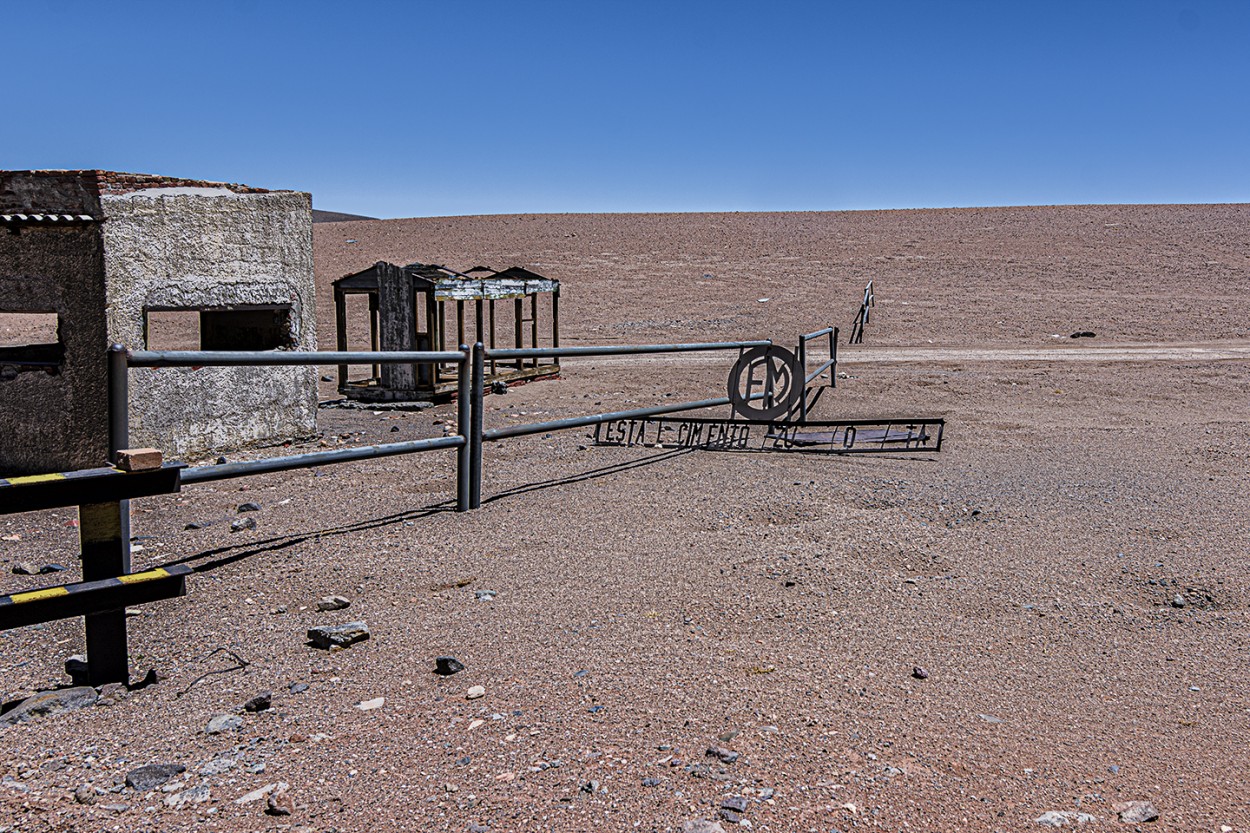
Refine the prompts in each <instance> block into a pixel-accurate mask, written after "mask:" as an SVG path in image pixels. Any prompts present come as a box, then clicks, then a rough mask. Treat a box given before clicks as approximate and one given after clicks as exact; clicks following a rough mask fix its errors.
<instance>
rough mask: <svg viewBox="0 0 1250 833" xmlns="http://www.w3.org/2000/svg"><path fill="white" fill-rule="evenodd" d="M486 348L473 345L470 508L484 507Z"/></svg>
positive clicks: (481, 345) (479, 343)
mask: <svg viewBox="0 0 1250 833" xmlns="http://www.w3.org/2000/svg"><path fill="white" fill-rule="evenodd" d="M485 376H486V348H485V346H484V345H483V344H482V342H480V341H479V342H477V343H476V344H474V345H473V381H472V390H471V391H470V393H469V398H470V399H472V400H473V405H472V407H471V411H470V417H469V436H468V440H469V508H470V509H477V508H479V507H480V506H481V505H482V415H483V414H482V412H483V411H485V410H486V405H485V403H484V402H483V401H482V400H483V399H484V398H485V395H486V392H485V388H486V385H485Z"/></svg>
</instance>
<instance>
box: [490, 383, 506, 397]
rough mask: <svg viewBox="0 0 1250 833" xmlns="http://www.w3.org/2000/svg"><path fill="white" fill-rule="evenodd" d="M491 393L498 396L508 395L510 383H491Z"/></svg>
mask: <svg viewBox="0 0 1250 833" xmlns="http://www.w3.org/2000/svg"><path fill="white" fill-rule="evenodd" d="M490 392H491V393H496V394H499V395H501V396H502V395H503V394H505V393H507V392H508V383H507V382H502V381H500V382H491V383H490Z"/></svg>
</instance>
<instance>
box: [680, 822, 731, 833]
mask: <svg viewBox="0 0 1250 833" xmlns="http://www.w3.org/2000/svg"><path fill="white" fill-rule="evenodd" d="M681 833H725V828H723V827H721V825H720V822H718V821H706V820H704V819H695V820H693V821H683V822H682V823H681Z"/></svg>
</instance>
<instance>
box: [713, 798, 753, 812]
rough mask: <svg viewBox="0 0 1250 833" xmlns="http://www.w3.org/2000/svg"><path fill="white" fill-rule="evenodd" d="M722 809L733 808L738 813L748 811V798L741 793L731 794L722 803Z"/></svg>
mask: <svg viewBox="0 0 1250 833" xmlns="http://www.w3.org/2000/svg"><path fill="white" fill-rule="evenodd" d="M720 806H721V809H722V810H733V811H734V812H736V813H745V812H746V811H747V800H746V798H745V797H744V796H741V795H731V796H729V797H728V798H726V799H724V800H723V801H721V803H720Z"/></svg>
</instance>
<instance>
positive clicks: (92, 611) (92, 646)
mask: <svg viewBox="0 0 1250 833" xmlns="http://www.w3.org/2000/svg"><path fill="white" fill-rule="evenodd" d="M871 286H872V285H871V283H870V284H869V289H868V290H867V291H866V295H865V303H866V304H867V303H868V301H869V300H870V298H871ZM866 308H867V307H866V306H865V308H864V309H866ZM825 336H827V337H828V338H829V349H830V355H829V358H828V359H827V360H825V361H824V362H823V363H822V364H821V365H820V367H818V368H817V369H816V370H815V371H813V372H811V373H807V372H806V363H807V358H808V355H807V345H808V343H809V342H811V341H814V340H816V339H819V338H822V337H825ZM837 338H838V330H837V328H835V327H826V328H824V329H821V330H817V331H816V332H813V333H807V334H804V335H803V336H801V337H800V339H799V345H798V351H797V357H796V358H795V364H794V380H795V381H796V382H797V381H798V380H799V379H801V380H802V385H803V391H802V395H801V396H800V397H799V399H798V403H797V404H796V410H797V416H798V422H797V423H793V422H787V423H783V424H781V426H780V429H777V428H776V424H775V423H770V425H772V426H773V427H770V429H769V430H770V432H774V433H775V431H776V430H782V431H783V435H780V436H779V438H778V440H777V441H778V442H779V443H782V444H784V445H786V447H790V446H795V445H804V444H811V442H812V441H813V440H812V439H811V438H807V437H803V436H799V435H797V434H795V435H793V436H789V435H784V431H785V430H787V427H791V428H792V427H793V426H795V425H798V426H803V425H808V424H809V423H808V421H807V414H808V411H809V409H810V408H811V407H813V406H814V405H815V404H816V401H817V400H818V399H819V396H820V393H821V392H823V389H824V388H825V387H834V386H835V385H836V375H837V374H836V368H837ZM772 347H773V343H772V341H771V340H759V341H719V342H699V343H691V344H647V345H604V346H588V347H559V346H558V345H556V346H553V347H532V348H509V349H489V348H487V347H486V346H485V344H483V343H482V342H481V341H478V342H476V343H475V344H474V345H473V347H472V348H469V347H467V346H465V345H463V344H462V345H461V346H460V348H459V349H458V350H439V351H403V352H401V351H366V352H349V351H317V352H285V351H203V350H199V351H134V352H131V351H129V350H127V349H126V348H125V347H123V346H121V345H114V346H113V347H111V348H110V350H109V356H108V368H109V374H108V425H109V442H108V446H109V454H110V460H111V461H113V462H116V460H117V454H118V452H119V451H120V450H122V449H125V448H126V447H127V445H128V440H129V423H128V412H129V375H128V371H129V368H131V367H143V368H162V367H206V366H214V367H241V366H247V367H279V366H318V365H340V366H346V365H350V364H366V365H375V366H376V365H383V364H387V363H392V364H409V365H415V364H426V365H435V366H437V365H438V364H454V365H457V366H458V373H457V377H458V378H457V386H456V390H455V393H456V398H457V433H456V434H455V435H451V436H446V437H436V438H428V439H421V440H411V441H406V442H397V443H385V444H380V445H371V446H364V447H358V448H346V449H335V450H328V451H316V452H310V453H306V454H295V455H287V456H282V457H271V458H267V459H261V460H252V461H244V462H237V463H222V464H217V465H205V466H192V467H186V466H183V465H181V464H166V465H164V466H162V467H161V468H160V469H155V470H149V471H144V472H122V471H120V470H118V469H115V468H103V469H91V470H86V471H80V472H68V473H64V474H52V475H36V476H33V477H24V478H13V479H10V480H8V481H4V480H0V497H3V498H4V499H5V500H4V502H3V509H0V513H11V512H25V511H32V510H36V509H44V508H51V507H55V506H72V505H78V506H79V507H80V510H79V515H80V534H81V538H82V561H83V581H82V582H80V583H78V584H73V585H62V586H60V587H52V588H44V589H41V590H33V591H26V592H24V593H17V594H12V595H11V596H0V629H4V628H11V627H17V626H19V625H23V624H31V623H35V622H41V621H50V620H52V619H58V618H65V617H67V616H80V615H81V616H85V619H86V630H87V652H88V657H89V664H88V668H89V672H88V673H89V678H90V681H91V683H92V684H93V685H100V684H102V683H105V682H126V681H128V679H129V659H128V655H127V645H126V620H125V612H124V607H125V606H126V605H127V604H135V603H141V602H145V601H153V600H156V599H162V598H172V597H175V596H180V595H183V594H185V592H186V588H185V578H186V576H187V575H188V574H189V573H190V572H191V570H190V569H189V568H183V567H164V568H156V569H155V570H149V571H147V572H145V573H139V574H132V573H131V572H130V511H129V505H128V501H129V499H131V498H135V497H142V496H149V495H155V494H167V493H172V492H177V491H179V490H180V488H181V486H182V484H186V483H202V482H208V481H214V480H224V479H229V478H234V477H245V476H248V475H254V474H263V473H268V472H277V471H289V470H292V469H302V468H312V467H315V466H323V465H331V464H336V463H345V462H352V461H358V460H371V459H377V458H381V457H390V456H395V455H402V454H414V453H420V452H426V451H437V450H441V449H452V448H454V449H455V450H456V460H457V474H456V511H458V512H465V511H468V510H470V509H476V508H478V507H480V506H481V502H482V468H483V462H482V456H483V455H482V451H483V446H484V444H485V443H487V442H497V441H500V440H504V439H509V438H512V437H521V436H527V435H532V434H540V433H546V432H549V431H557V430H561V429H567V428H581V427H586V426H591V425H595V426H600V425H603V424H605V423H612V422H619V421H621V420H647V419H650V418H652V417H662V416H664V415H667V414H675V413H680V412H686V411H695V410H700V409H705V408H714V407H719V406H724V405H727V404H730V398H729V397H724V396H722V397H715V398H709V399H701V400H695V401H690V402H679V403H673V404H667V405H659V406H654V407H650V408H635V409H631V410H626V411H612V412H606V413H598V414H589V415H584V416H575V417H566V418H563V419H556V420H548V421H545V422H536V423H529V424H526V425H512V426H506V427H501V428H491V429H487V428H486V427H485V425H484V420H483V416H484V410H485V409H484V407H483V400H484V398H485V395H486V387H487V386H486V382H487V379H488V378H489V377H488V375H487V372H486V367H487V363H488V362H490V363H492V365H493V364H494V363H500V362H513V361H515V362H517V364H518V366H524V364H525V363H526V362H533V366H535V367H542V366H543V365H541V364H540V360H543V359H552V360H554V366H558V365H559V359H560V358H561V357H578V356H618V355H650V354H662V353H686V352H701V351H738V354H739V359H740V360H741V358H742V357H743V356H744V355H747V354H748V352H749V351H756V350H759V349H761V348H763V349H768V348H772ZM783 352H787V353H788V351H783ZM825 371H831V372H830V381H829V383H828V384H826V385H822V386H820V387H819V388H818V389H817V391H816V394H815V396H814V398H813V399H812V400H811V401H810V402H809V401H808V396H807V393H808V388H807V386H808V385H809V384H810V383H811V382H813V381H814V380H816V379H818V378H819V377H820V375H821V374H822V373H824V372H825ZM769 395H770V394H769V393H767V392H758V393H754V394H752V395H749V396H747V397H746V399H747V400H753V399H761V398H765V397H766V396H769ZM791 415H792V416H793V414H791ZM689 421H693V420H689ZM704 421H705V422H709V423H711V422H719V423H726V424H737V425H751V424H756V423H752V422H750V421H748V420H742V419H737V420H736V421H735V419H734V418H731V419H729V420H704ZM905 422H909V423H921V424H922V425H937V426H938V433H937V443H938V447H939V448H940V443H941V433H940V431H941V428H940V426H941V421H940V420H907V421H905ZM851 424H852V423H849V422H844V423H828V422H825V423H810V425H811V426H812V427H813V428H820V427H829V426H841V427H842V430H843V434H842V443H843V446H844V447H849V446H846V442H845V440H846V435H845V431H846V426H848V425H851ZM862 424H864V425H868V424H870V423H869V422H868V421H865V422H863V423H862ZM871 424H874V425H881V424H886V423H885V422H884V421H873V422H872V423H871ZM891 430H892V429H891V428H890V427H889V425H888V424H887V427H886V428H885V433H884V434H883V437H882V442H881V446H883V447H884V446H885V445H886V444H887V443H899V442H901V447H902V448H915V447H917V446H916V445H915V440H916V436H915V435H913V434H912V431H913V426H910V425H909V426H908V427H907V431H908V432H909V433H908V434H907V435H906V436H903V437H902V440H901V441H900V440H899V439H896V438H892V436H891ZM814 436H815V435H813V437H814ZM926 439H927V438H926ZM814 441H815V442H820V443H823V442H824V440H823V439H820V440H814ZM836 442H838V434H837V430H836V428H835V429H834V431H832V432H831V433H830V437H829V438H828V444H829V445H831V446H832V445H834V444H835V443H836ZM694 447H709V448H713V447H717V446H694ZM720 447H725V448H730V447H732V446H727V445H724V446H720Z"/></svg>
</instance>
